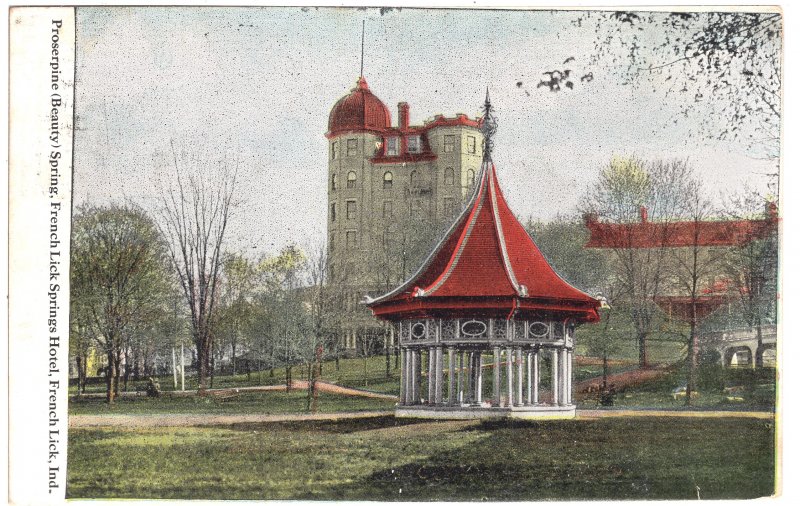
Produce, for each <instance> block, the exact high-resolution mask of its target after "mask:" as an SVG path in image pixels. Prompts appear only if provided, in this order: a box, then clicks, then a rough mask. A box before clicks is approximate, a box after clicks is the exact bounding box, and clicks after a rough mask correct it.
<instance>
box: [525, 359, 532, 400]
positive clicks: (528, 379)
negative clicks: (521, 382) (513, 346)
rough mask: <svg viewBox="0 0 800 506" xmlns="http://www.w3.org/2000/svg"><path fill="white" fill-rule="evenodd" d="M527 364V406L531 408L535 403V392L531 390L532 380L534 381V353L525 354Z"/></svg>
mask: <svg viewBox="0 0 800 506" xmlns="http://www.w3.org/2000/svg"><path fill="white" fill-rule="evenodd" d="M525 358H526V360H525V362H526V364H527V366H528V367H527V369H528V370H527V374H526V376H525V378H526V384H525V386H526V389H525V404H526V405H528V406H530V405H531V404H532V403H533V390H532V389H531V380H532V379H533V352H532V351H526V352H525Z"/></svg>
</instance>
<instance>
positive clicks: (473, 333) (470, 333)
mask: <svg viewBox="0 0 800 506" xmlns="http://www.w3.org/2000/svg"><path fill="white" fill-rule="evenodd" d="M461 333H462V334H464V335H465V336H467V337H479V336H482V335H483V334H485V333H486V324H485V323H483V322H482V321H478V320H470V321H468V322H464V324H463V325H461Z"/></svg>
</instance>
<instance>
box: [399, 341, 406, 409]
mask: <svg viewBox="0 0 800 506" xmlns="http://www.w3.org/2000/svg"><path fill="white" fill-rule="evenodd" d="M407 379H408V373H407V371H406V350H405V349H401V350H400V405H401V406H404V405H405V404H406V380H407Z"/></svg>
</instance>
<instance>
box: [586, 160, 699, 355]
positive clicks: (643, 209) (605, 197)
mask: <svg viewBox="0 0 800 506" xmlns="http://www.w3.org/2000/svg"><path fill="white" fill-rule="evenodd" d="M690 180H691V168H690V167H689V166H688V164H687V163H686V162H685V161H680V160H675V161H670V162H663V161H656V162H653V163H648V164H645V163H644V162H642V161H640V160H638V159H636V158H615V159H613V160H612V161H611V163H610V164H609V165H608V166H607V167H605V168H603V169H602V170H601V171H600V178H599V181H598V182H597V183H596V184H595V186H594V187H592V188H591V189H590V191H589V195H588V196H587V198H586V200H585V202H586V209H585V211H586V212H585V216H586V217H587V226H590V227H591V226H593V223H595V222H596V221H597V220H598V219H600V218H602V219H604V220H605V221H607V222H609V223H611V224H613V225H614V226H613V228H611V229H609V233H608V234H606V235H605V240H606V245H605V247H606V248H609V249H610V250H611V258H612V259H613V262H612V265H613V269H612V275H613V277H614V282H615V283H616V284H617V285H618V289H617V293H618V294H619V295H618V296H619V297H620V299H621V300H619V301H611V302H612V304H613V303H616V302H622V303H623V305H624V306H625V307H627V308H629V310H630V313H631V320H632V322H633V324H634V327H635V329H636V339H637V342H638V345H639V366H640V367H643V368H645V367H648V366H649V359H648V355H647V339H648V337H649V336H650V334H651V332H652V330H653V327H654V321H655V318H656V316H657V313H658V312H659V311H660V309H659V308H658V306H657V305H656V304H655V301H654V299H655V297H656V296H657V295H659V294H660V293H661V289H662V284H663V282H664V279H665V277H666V276H667V275H668V272H667V268H668V265H669V258H668V246H669V241H670V238H671V236H672V233H673V232H674V223H675V221H677V220H679V219H680V218H681V216H682V215H684V214H685V202H684V200H683V198H684V195H685V194H686V191H687V182H688V181H690ZM653 222H654V223H653Z"/></svg>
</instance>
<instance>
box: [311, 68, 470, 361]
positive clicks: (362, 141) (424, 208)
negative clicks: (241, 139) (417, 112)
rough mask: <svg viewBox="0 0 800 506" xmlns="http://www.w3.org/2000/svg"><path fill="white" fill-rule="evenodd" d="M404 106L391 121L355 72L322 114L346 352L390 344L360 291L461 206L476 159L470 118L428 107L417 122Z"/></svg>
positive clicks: (401, 275) (386, 283)
mask: <svg viewBox="0 0 800 506" xmlns="http://www.w3.org/2000/svg"><path fill="white" fill-rule="evenodd" d="M410 109H411V107H410V105H409V104H408V103H407V102H400V103H398V104H397V116H396V118H395V120H394V121H395V122H396V123H395V124H392V117H391V115H390V113H389V109H388V108H387V107H386V105H385V104H384V103H383V102H382V101H381V100H380V99H379V98H378V97H377V96H376V95H375V94H374V93H373V92H372V90H371V89H370V87H369V86H368V85H367V81H366V79H364V77H363V76H361V77H359V78H358V81H357V82H356V86H355V87H354V88H352V89H351V90H350V91H349V93H347V94H346V95H345V96H343V97H341V98H339V99H338V100H337V101H336V103H335V104H334V105H333V107H332V108H331V111H330V115H329V117H328V129H327V131H326V133H325V137H326V138H327V140H328V181H327V186H328V223H327V225H328V259H329V263H328V265H329V278H330V280H331V281H334V282H335V284H336V285H337V286H338V287H340V288H341V290H342V295H341V297H339V299H340V301H341V304H342V311H343V312H344V313H345V314H346V316H345V317H343V321H344V323H343V325H342V328H341V334H340V340H339V347H340V349H343V351H344V352H345V353H346V354H352V353H354V352H356V349H357V348H358V349H361V350H364V349H373V350H374V349H380V348H389V347H390V346H394V337H393V334H392V331H391V327H390V326H388V325H386V324H384V323H382V322H379V321H377V320H375V319H374V318H373V317H372V315H371V314H370V312H369V311H368V310H367V309H366V308H365V307H364V306H363V305H360V304H359V301H360V300H361V298H362V297H363V295H364V294H365V293H369V294H371V295H377V294H379V293H384V292H386V290H388V289H389V288H391V287H392V286H395V285H396V284H397V283H399V282H401V281H402V280H404V279H406V278H407V277H408V275H409V274H410V269H411V268H413V266H414V264H416V263H417V261H418V260H421V259H422V258H423V257H424V255H425V254H426V253H427V252H428V251H429V248H430V246H432V245H433V244H432V243H433V242H435V239H436V235H438V234H437V233H436V231H438V230H439V229H440V227H442V226H445V225H446V224H447V223H450V222H451V221H452V219H453V217H454V216H455V215H456V214H458V212H460V210H461V208H462V205H463V203H464V201H465V200H466V199H468V198H469V195H471V193H472V188H473V187H474V182H475V180H476V175H477V173H478V170H479V169H480V165H481V141H482V136H481V132H480V130H479V129H478V120H477V118H469V117H467V116H466V115H465V114H457V115H455V116H453V117H445V116H443V115H435V116H433V118H431V119H430V120H428V121H425V122H424V123H422V124H419V125H415V124H412V123H411V120H410ZM387 334H388V337H387ZM385 341H386V342H385Z"/></svg>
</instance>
